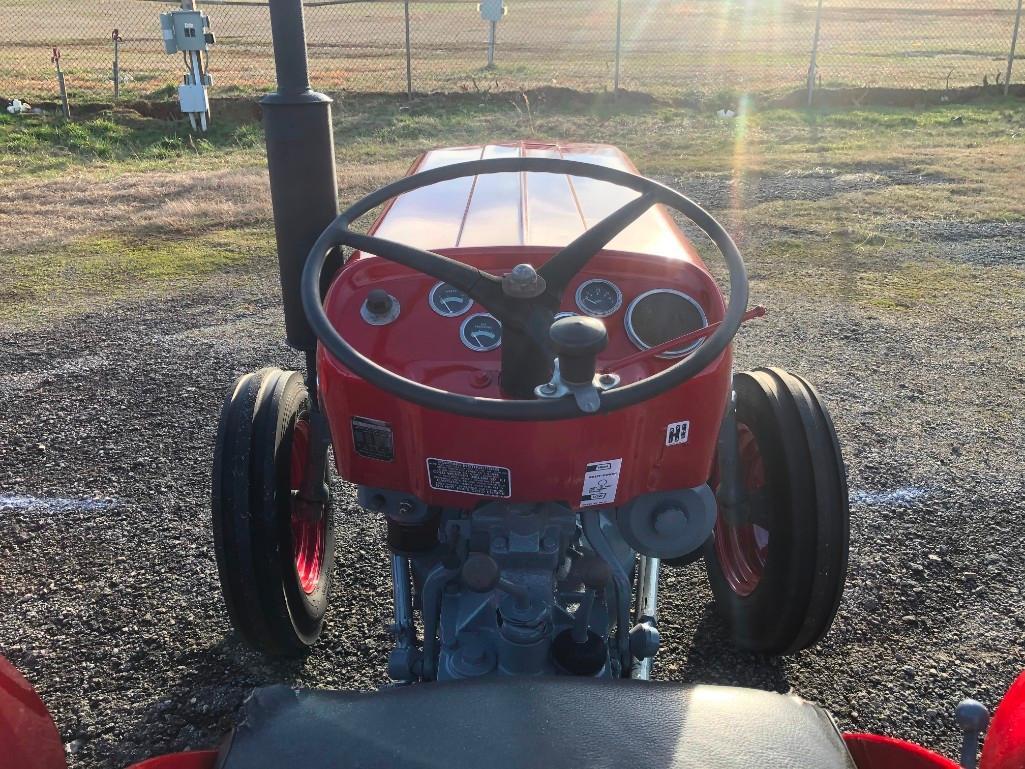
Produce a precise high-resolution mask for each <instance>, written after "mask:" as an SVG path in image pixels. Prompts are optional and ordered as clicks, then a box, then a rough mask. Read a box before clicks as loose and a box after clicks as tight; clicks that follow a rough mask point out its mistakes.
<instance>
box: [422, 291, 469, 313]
mask: <svg viewBox="0 0 1025 769" xmlns="http://www.w3.org/2000/svg"><path fill="white" fill-rule="evenodd" d="M427 299H428V301H429V302H430V305H431V309H432V310H434V311H435V312H436V313H438V315H440V316H442V317H443V318H456V317H458V316H460V315H462V314H464V313H466V312H469V311H470V308H471V307H473V300H472V299H471V298H470V297H468V296H467V295H466V294H464V293H463V292H462V291H460V290H459V289H458V288H456V287H455V286H452V285H449V284H448V283H438V284H437V285H435V286H434V288H432V289H431V293H430V295H429V296H428V297H427Z"/></svg>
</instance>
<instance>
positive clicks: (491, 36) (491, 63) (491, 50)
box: [488, 21, 498, 69]
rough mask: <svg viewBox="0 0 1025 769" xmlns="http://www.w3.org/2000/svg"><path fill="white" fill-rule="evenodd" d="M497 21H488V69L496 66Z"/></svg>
mask: <svg viewBox="0 0 1025 769" xmlns="http://www.w3.org/2000/svg"><path fill="white" fill-rule="evenodd" d="M497 26H498V22H497V21H490V22H488V69H494V67H495V28H496V27H497Z"/></svg>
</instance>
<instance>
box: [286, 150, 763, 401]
mask: <svg viewBox="0 0 1025 769" xmlns="http://www.w3.org/2000/svg"><path fill="white" fill-rule="evenodd" d="M510 172H525V173H551V174H565V175H569V176H578V177H584V178H589V179H595V180H598V181H605V182H610V183H612V184H616V185H618V186H620V187H626V188H628V189H632V190H635V191H637V192H639V193H641V195H642V197H643V196H647V197H648V198H649V199H650V200H651V203H650V205H649V206H647V207H649V208H650V207H651V206H652V205H655V204H662V205H666V206H668V207H670V208H672V209H674V210H676V211H678V212H680V213H681V214H683V215H684V216H686V217H687V218H688V219H690V220H691V221H692V222H693V223H694V224H695V225H696V226H697V227H698V228H699V229H700V230H701V231H702V232H704V233H705V234H706V235H707V236H708V237H709V238H710V239H711V240H712V242H713V243H715V245H716V247H717V248H718V249H719V252H720V253H721V254H722V256H723V258H724V259H725V261H726V266H727V270H728V273H729V291H730V292H729V303H728V304H727V307H726V313H725V315H724V317H723V321H722V323H721V324H720V325H719V327H718V328H717V329H716V330H715V331H714V332H713V333H712V334H711V335H710V336H709V337H707V338H706V339H705V341H704V343H703V344H701V345H700V346H698V347H697V349H696V350H695V351H694V352H692V353H691V354H690V355H688V356H686V357H684V358H682V359H680V360H679V361H678V362H677V363H675V364H674V365H672V366H670V367H669V368H667V369H665V370H663V371H660V372H658V373H657V374H653V375H651V376H650V377H647V378H645V379H642V380H640V381H637V382H634V383H632V384H628V385H623V386H622V387H617V388H614V389H611V390H607V391H604V392H602V393H601V394H600V399H601V405H600V407H599V409H598V411H596V412H594V413H595V414H602V413H607V412H610V411H616V410H618V409H623V408H627V407H629V406H633V405H636V404H638V403H642V402H644V401H647V400H650V399H652V398H654V397H656V396H658V395H660V394H662V393H664V392H666V391H667V390H670V389H672V388H673V387H676V386H678V385H680V384H682V383H683V382H685V381H687V380H688V379H691V378H692V377H694V376H696V375H697V374H699V373H700V372H701V371H703V370H704V369H705V368H706V367H707V366H708V365H709V364H710V363H712V362H713V361H714V360H715V359H717V358H718V357H719V356H720V355H721V354H722V352H723V351H724V350H725V349H726V348H727V346H728V345H729V344H730V342H731V341H732V339H733V337H734V336H735V335H736V333H737V330H738V329H739V328H740V325H741V323H742V322H743V315H744V312H745V311H746V309H747V301H748V291H749V289H748V282H747V271H746V269H745V267H744V260H743V258H742V257H741V255H740V251H739V249H738V248H737V246H736V244H735V243H734V242H733V239H732V238H731V237H730V235H729V233H727V232H726V229H725V228H724V227H723V226H722V225H721V224H719V222H717V221H716V220H715V218H714V217H712V215H711V214H709V213H708V212H707V211H705V210H704V209H703V208H702V207H701V206H699V205H698V204H697V203H695V202H694V201H692V200H691V199H690V198H688V197H686V196H685V195H683V194H681V193H679V192H677V191H676V190H673V189H672V188H670V187H667V186H665V185H663V184H659V183H658V182H655V181H653V180H651V179H647V178H645V177H643V176H639V175H637V174H632V173H629V172H627V171H621V170H619V169H615V168H608V167H606V166H599V165H594V164H591V163H584V162H581V161H576V160H564V159H560V158H535V157H516V158H494V159H488V160H473V161H468V162H463V163H454V164H451V165H446V166H440V167H438V168H433V169H431V170H429V171H422V172H420V173H417V174H413V175H411V176H406V177H403V178H402V179H399V180H397V181H395V182H392V183H391V184H388V185H385V186H384V187H381V188H379V189H377V190H375V191H374V192H372V193H370V194H369V195H367V196H365V197H364V198H362V199H361V200H358V201H357V202H356V203H354V204H353V205H351V206H350V207H349V208H347V209H346V210H345V211H343V212H342V213H341V214H339V215H338V217H337V218H336V219H335V220H334V221H333V222H332V223H331V224H330V225H329V226H328V227H327V228H326V229H325V230H324V232H323V233H321V235H320V237H319V238H318V239H317V241H316V243H314V245H313V248H312V249H311V250H310V254H309V257H308V258H307V260H306V266H305V268H304V270H303V276H302V284H301V293H302V300H303V307H304V309H305V311H306V317H307V319H308V321H309V323H310V326H311V328H312V329H313V331H314V333H315V334H316V336H317V338H318V339H319V340H320V343H321V344H323V345H324V347H325V348H326V349H327V351H328V352H329V353H331V355H332V356H333V357H334V358H335V359H336V360H337V361H338V362H339V363H341V364H342V365H344V366H346V367H347V368H348V369H349V370H351V371H352V372H353V373H355V374H357V375H358V376H360V377H362V378H364V379H366V380H367V381H368V382H370V383H371V384H373V385H375V386H377V387H379V388H381V389H382V390H384V391H386V392H389V393H391V394H392V395H395V396H396V397H398V398H401V399H402V400H406V401H410V402H412V403H416V404H417V405H420V406H423V407H425V408H430V409H435V410H437V411H442V412H447V413H450V414H456V415H459V416H466V417H475V418H479V419H494V420H506V421H554V420H561V419H574V418H577V417H582V416H589V415H588V414H585V413H584V412H582V411H581V410H580V409H579V407H578V406H577V404H576V401H575V400H574V399H573V398H562V399H558V400H547V399H545V400H507V399H499V398H481V397H477V396H472V395H463V394H460V393H453V392H449V391H447V390H440V389H437V388H435V387H430V386H429V385H425V384H421V383H419V382H414V381H413V380H411V379H406V378H405V377H403V376H400V375H398V374H395V373H394V372H392V371H389V370H388V369H386V368H384V367H382V366H380V365H378V364H377V363H375V362H374V361H372V360H371V359H369V358H367V357H366V356H364V355H363V354H361V353H360V352H359V351H357V350H356V349H355V348H354V347H352V345H350V344H349V343H348V342H347V341H345V339H344V338H343V337H342V336H341V334H339V333H338V331H337V329H335V327H334V325H333V324H332V323H331V321H330V319H329V318H328V317H327V313H326V311H325V310H324V303H323V300H322V297H321V287H320V286H321V273H322V272H323V269H324V263H325V261H326V259H327V256H328V254H329V253H330V252H331V251H332V250H333V249H335V248H337V247H339V246H346V245H348V246H352V247H355V248H360V249H361V250H366V251H367V252H368V253H372V254H374V255H376V256H379V257H381V258H385V259H391V260H392V261H399V262H400V263H402V264H408V265H409V266H412V267H413V269H419V271H421V272H424V271H425V270H423V269H421V268H420V267H419V265H417V264H411V263H410V262H409V261H408V257H409V254H410V253H412V252H415V251H416V249H411V248H409V247H407V246H404V245H403V244H399V243H395V242H393V241H389V240H385V239H383V238H374V237H371V236H366V235H359V234H357V233H353V232H352V231H350V230H349V229H348V227H349V225H350V224H351V223H352V222H353V221H355V220H356V219H358V218H359V217H361V216H363V215H364V214H366V213H367V212H369V211H371V210H373V209H374V208H377V207H378V206H380V205H381V204H383V203H385V202H387V201H388V200H391V199H392V198H395V197H398V196H399V195H402V194H404V193H407V192H411V191H413V190H417V189H420V188H422V187H428V186H430V185H432V184H437V183H438V182H443V181H451V180H453V179H459V178H463V177H467V176H478V175H481V174H496V173H510ZM645 210H646V209H645ZM596 226H600V224H599V225H596ZM592 229H594V228H592ZM367 244H372V245H373V246H374V247H375V250H370V249H369V248H367ZM382 250H383V251H385V252H386V253H379V251H382ZM388 251H391V252H392V256H391V257H390V256H389V254H388V253H387V252H388ZM398 254H402V256H403V257H404V258H403V259H398V258H396V255H398ZM418 254H419V257H418V258H436V261H434V260H433V259H432V262H431V264H430V267H431V268H432V269H431V271H429V272H427V274H429V275H434V276H438V275H439V274H442V273H443V272H444V270H445V269H446V267H445V265H453V264H454V265H459V266H460V267H462V268H466V267H468V265H464V264H463V263H461V262H456V261H455V260H451V259H448V258H446V257H443V256H441V255H439V254H433V253H432V252H418ZM450 269H452V270H455V269H456V268H454V267H450ZM478 272H479V271H478ZM463 273H464V270H460V276H461V277H462V278H464V279H465V275H464V274H463ZM453 274H454V273H453ZM481 274H482V275H484V274H486V273H481ZM441 279H444V278H441Z"/></svg>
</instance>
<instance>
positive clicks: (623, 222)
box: [538, 189, 659, 298]
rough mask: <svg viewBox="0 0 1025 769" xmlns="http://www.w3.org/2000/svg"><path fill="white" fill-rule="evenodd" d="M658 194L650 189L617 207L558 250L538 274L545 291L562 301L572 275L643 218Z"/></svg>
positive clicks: (655, 201) (656, 199) (654, 202)
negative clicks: (546, 286)
mask: <svg viewBox="0 0 1025 769" xmlns="http://www.w3.org/2000/svg"><path fill="white" fill-rule="evenodd" d="M658 197H659V196H658V192H657V190H655V189H649V190H648V191H647V192H644V193H643V194H642V195H640V196H639V197H636V198H634V199H633V200H631V201H630V202H629V203H627V204H626V205H625V206H622V207H621V208H617V209H616V210H615V211H613V212H612V213H611V214H609V215H608V216H606V217H605V218H604V219H602V220H601V221H600V222H598V223H597V224H596V225H594V226H593V227H591V228H590V229H588V230H586V231H585V232H584V233H582V234H581V235H580V236H579V237H577V238H576V239H575V240H573V241H572V242H571V243H569V244H568V245H566V246H564V247H563V248H561V249H560V250H559V251H558V252H556V254H555V255H554V256H552V258H551V259H549V260H548V261H547V262H546V263H545V265H544V266H543V267H542V268H541V269H540V270H538V274H540V275H541V277H542V278H544V279H545V282H546V283H547V284H548V291H549V292H550V293H551V294H553V295H555V296H556V297H558V298H561V296H562V293H563V291H565V290H566V286H567V285H568V284H569V282H570V280H572V279H573V276H574V275H576V274H577V273H578V272H580V271H581V270H582V269H584V267H585V266H587V263H588V262H589V261H591V259H592V258H593V257H594V255H595V254H597V253H598V252H599V251H601V250H602V249H603V248H605V246H607V245H608V244H609V243H610V242H611V241H612V239H613V238H615V237H616V236H617V235H618V234H619V233H621V232H622V231H623V230H625V229H626V228H627V227H629V226H630V225H631V224H633V223H634V222H635V221H637V220H638V219H639V218H640V217H641V216H643V215H644V214H645V213H646V212H647V210H648V209H649V208H651V207H652V206H653V205H655V204H656V203H657V202H658Z"/></svg>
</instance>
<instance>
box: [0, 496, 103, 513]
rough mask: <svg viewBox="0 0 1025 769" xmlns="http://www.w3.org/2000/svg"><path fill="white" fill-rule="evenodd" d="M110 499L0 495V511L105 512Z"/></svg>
mask: <svg viewBox="0 0 1025 769" xmlns="http://www.w3.org/2000/svg"><path fill="white" fill-rule="evenodd" d="M113 504H114V502H113V500H110V499H69V498H66V497H32V496H29V495H26V494H0V510H36V509H38V508H43V509H44V510H48V511H59V510H105V509H106V508H108V507H110V506H111V505H113Z"/></svg>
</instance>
